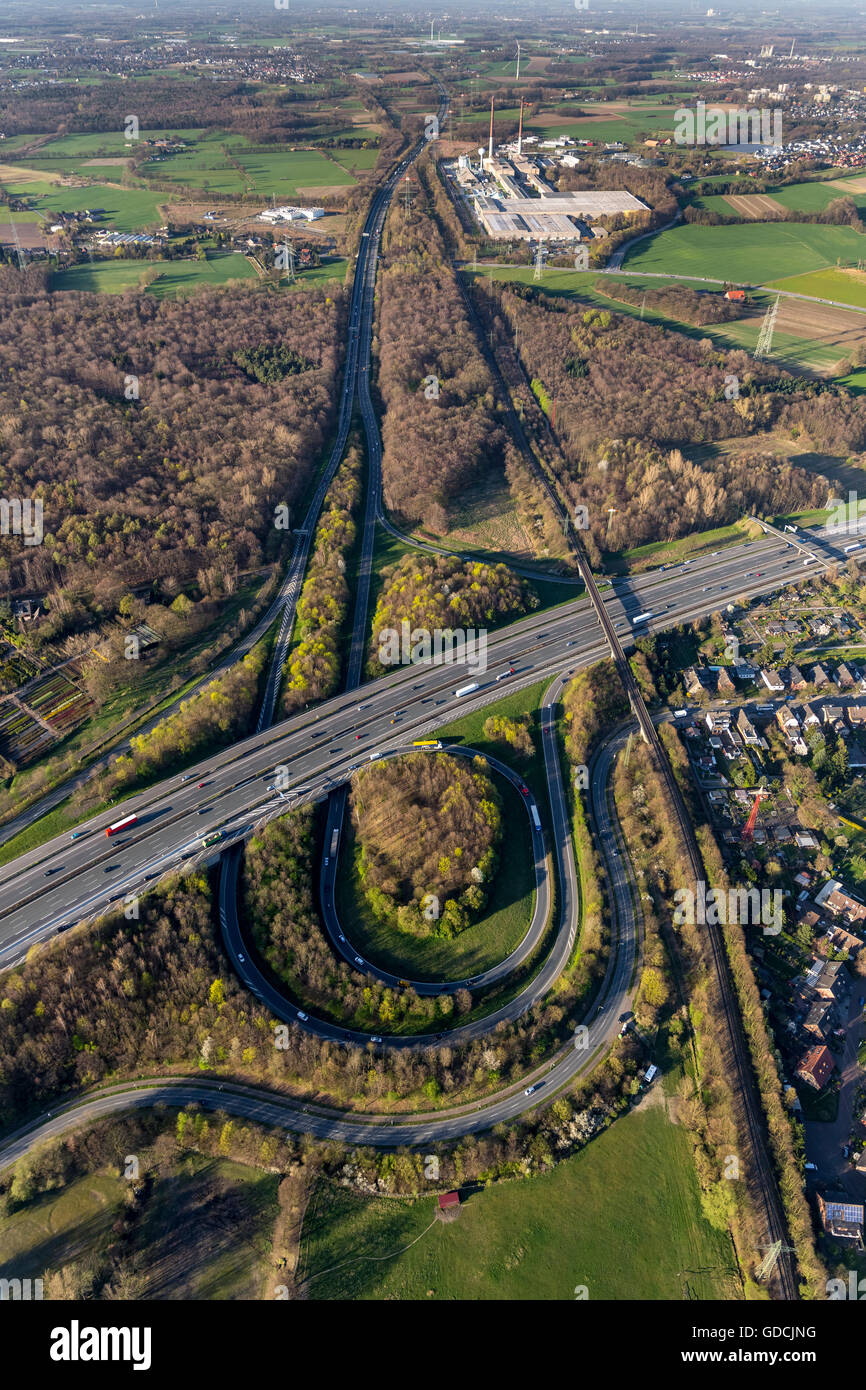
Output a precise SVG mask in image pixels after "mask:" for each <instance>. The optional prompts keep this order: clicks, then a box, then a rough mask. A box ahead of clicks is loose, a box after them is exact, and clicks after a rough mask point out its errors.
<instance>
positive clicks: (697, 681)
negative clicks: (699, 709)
mask: <svg viewBox="0 0 866 1390" xmlns="http://www.w3.org/2000/svg"><path fill="white" fill-rule="evenodd" d="M683 685H684V687H685V691H686V694H687V695H688V697H689V699H690V700H700V699H702V698H703V696H704V695H706V693H707V688H706V686H705V684H704V682H703V680H702V679H701V676H700V674H699V673H698V671H697V668H696V667H694V666H689V667H687V668H686V670H685V671H683Z"/></svg>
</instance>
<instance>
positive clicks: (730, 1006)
mask: <svg viewBox="0 0 866 1390" xmlns="http://www.w3.org/2000/svg"><path fill="white" fill-rule="evenodd" d="M457 282H458V284H459V285H460V289H461V293H462V295H463V299H464V302H465V304H466V306H467V308H468V310H469V313H470V316H471V318H472V320H473V322H474V324H475V326H476V330H477V336H478V339H479V342H480V345H481V349H482V351H483V352H484V354H485V357H486V358H487V361H488V363H489V365H490V367H491V369H492V371H493V373H494V380H495V381H496V383H497V384H498V385H499V387H500V390H501V394H502V396H503V398H504V402H505V409H506V411H507V412H508V414H509V417H510V423H511V426H512V433H513V436H514V439H515V443H516V444H517V445H518V447H519V448H520V449H521V451H522V452H523V455H524V458H525V459H526V462H527V464H528V465H529V467H530V469H531V470H532V473H533V476H534V477H535V478H536V481H537V482H538V484H539V486H540V487H541V488H542V490H543V492H544V494H545V496H546V498H547V500H548V502H549V503H550V506H551V507H552V508H553V510H554V512H555V514H556V516H557V517H558V518H559V520H560V522H561V524H562V527H563V531H564V534H565V537H566V539H567V541H568V544H569V545H570V547H571V549H572V551H573V553H574V556H575V559H576V562H577V567H578V571H579V573H580V577H581V579H582V580H583V582H584V585H585V587H586V591H587V595H588V597H589V599H590V602H591V603H592V606H593V608H594V610H595V614H596V617H597V619H598V621H599V624H600V626H601V629H602V632H603V633H604V636H605V640H606V641H607V644H608V646H609V648H610V652H611V656H612V658H613V662H614V666H615V667H616V671H617V674H618V675H619V678H620V680H621V681H622V684H623V687H624V689H625V691H626V694H627V695H628V699H629V704H630V705H631V708H632V710H633V712H634V715H635V718H636V719H637V721H638V726H639V728H640V731H641V735H642V737H643V739H644V741H645V742H646V743H647V744H648V745H649V748H650V750H651V752H652V755H653V758H654V760H655V763H656V765H657V767H658V769H659V772H660V774H661V777H662V779H663V781H664V784H665V787H666V789H667V792H668V796H669V798H670V802H671V805H672V807H673V812H674V817H675V819H676V823H677V826H678V828H679V831H680V836H681V839H682V843H683V846H684V849H685V854H686V859H687V861H688V867H689V871H690V873H691V874H692V876H693V879H694V882H695V883H698V882H700V881H701V880H703V879H704V877H705V870H704V865H703V860H702V858H701V852H700V847H699V845H698V841H697V836H696V835H695V830H694V826H693V825H692V822H691V818H690V817H689V814H688V811H687V809H686V805H685V801H684V800H683V796H682V792H681V790H680V787H679V784H678V782H677V780H676V776H675V774H674V771H673V768H672V767H671V764H670V761H669V759H668V756H667V754H666V752H665V750H664V746H663V744H662V742H661V739H660V738H659V735H658V731H657V729H656V727H655V725H654V724H653V721H652V719H651V717H650V713H649V710H648V709H647V707H646V704H645V702H644V699H643V696H642V695H641V692H640V689H639V687H638V683H637V680H636V678H635V675H634V672H633V671H632V669H631V666H630V664H629V661H628V658H627V656H626V654H625V651H624V650H623V646H622V643H621V642H620V640H619V637H618V635H617V633H616V630H615V628H614V625H613V621H612V619H611V618H610V615H609V614H608V612H607V609H606V608H605V605H604V601H603V600H602V597H601V594H600V592H599V588H598V584H597V583H596V579H595V575H594V574H593V571H592V566H591V565H590V563H589V557H588V556H587V553H586V549H585V547H584V544H583V541H582V540H581V537H580V534H579V532H578V531H577V530H576V529H575V527H574V525H573V522H572V519H571V517H570V516H569V514H568V510H567V508H566V507H565V505H564V504H563V502H562V500H561V498H560V496H559V491H558V488H557V486H556V483H555V480H554V479H553V478H552V477H551V476H550V475H549V474H548V473H547V471H546V469H545V468H544V467H543V466H542V463H541V461H540V460H539V458H538V457H537V456H536V454H535V452H534V451H533V449H532V448H531V447H530V445H529V442H528V440H527V438H526V435H525V433H524V430H523V427H522V424H521V422H520V420H519V418H518V415H517V412H516V410H515V409H514V406H513V404H512V401H511V393H510V391H509V389H508V385H507V383H506V380H505V377H504V374H503V373H502V371H501V370H500V367H499V362H498V359H497V356H496V353H495V352H494V351H493V350H492V349H491V348H490V347H488V344H487V339H486V337H485V334H484V329H483V324H482V322H481V319H480V317H479V315H478V312H477V310H476V307H475V305H474V303H473V301H472V298H471V296H470V295H469V294H468V292H467V290H466V287H465V285H463V283H462V281H461V279H460V277H459V275H458V277H457ZM524 384H525V383H524ZM551 439H553V434H552V431H551ZM707 932H708V939H709V944H710V955H711V959H712V965H713V971H714V973H715V977H716V982H717V985H718V989H719V997H720V999H721V1001H722V1011H723V1018H724V1024H725V1031H726V1033H727V1035H728V1044H729V1048H730V1055H731V1056H732V1057H733V1059H734V1066H735V1069H736V1084H737V1088H738V1092H739V1095H740V1098H741V1101H742V1105H743V1112H744V1117H745V1124H746V1130H747V1138H748V1143H749V1146H750V1148H751V1159H752V1164H753V1171H754V1174H755V1179H756V1182H757V1185H758V1188H759V1190H760V1197H761V1202H762V1205H763V1209H764V1210H763V1216H764V1225H765V1228H766V1234H767V1238H768V1240H769V1241H770V1242H772V1243H775V1242H777V1241H781V1243H782V1246H783V1247H784V1246H786V1245H788V1244H789V1240H788V1232H787V1226H786V1222H785V1216H784V1211H783V1208H782V1202H781V1198H780V1196H779V1188H778V1183H777V1181H776V1176H775V1171H774V1166H773V1160H772V1155H771V1153H770V1150H769V1145H768V1139H767V1133H766V1127H765V1123H764V1114H763V1108H762V1106H761V1102H760V1096H759V1093H758V1087H757V1082H756V1080H755V1074H754V1071H753V1068H752V1063H751V1058H750V1056H749V1052H748V1047H747V1044H746V1040H745V1036H744V1029H743V1022H742V1018H741V1015H740V1010H739V1007H738V1004H737V998H736V991H735V988H734V982H733V978H732V976H731V970H730V965H729V962H728V958H727V952H726V950H725V943H724V939H723V937H722V933H721V928H720V927H719V926H708V927H707ZM775 1279H776V1282H777V1285H778V1289H779V1293H780V1296H781V1297H782V1298H783V1299H786V1300H795V1299H797V1297H798V1289H797V1280H796V1274H795V1269H794V1264H793V1261H792V1259H791V1256H790V1255H789V1254H783V1255H780V1257H779V1259H778V1261H777V1263H776V1266H775Z"/></svg>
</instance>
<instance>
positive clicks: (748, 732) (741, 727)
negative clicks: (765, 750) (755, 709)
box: [736, 709, 761, 746]
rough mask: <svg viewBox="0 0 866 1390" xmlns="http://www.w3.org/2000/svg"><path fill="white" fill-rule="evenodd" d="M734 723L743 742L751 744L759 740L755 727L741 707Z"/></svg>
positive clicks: (757, 742)
mask: <svg viewBox="0 0 866 1390" xmlns="http://www.w3.org/2000/svg"><path fill="white" fill-rule="evenodd" d="M736 723H737V733H738V734H739V735H740V738H741V739H742V740H743V742H744V743H745V744H747V745H749V746H751V745H754V744H759V743H760V742H761V740H760V737H759V735H758V731H757V729H756V728H755V726H754V724H753V723H752V721H751V719H750V718H749V716H748V715H747V714H746V711H745V710H744V709H741V710H740V712H739V714H738V715H737V721H736Z"/></svg>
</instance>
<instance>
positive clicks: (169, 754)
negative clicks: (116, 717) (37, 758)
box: [74, 642, 268, 808]
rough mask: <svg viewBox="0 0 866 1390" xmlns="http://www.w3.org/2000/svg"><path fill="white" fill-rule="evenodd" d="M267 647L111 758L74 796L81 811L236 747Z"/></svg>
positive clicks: (249, 717) (244, 728)
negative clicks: (208, 755)
mask: <svg viewBox="0 0 866 1390" xmlns="http://www.w3.org/2000/svg"><path fill="white" fill-rule="evenodd" d="M267 654H268V653H267V646H266V644H265V643H263V642H259V643H258V644H257V645H256V646H255V647H253V649H252V651H251V652H250V653H249V654H248V655H247V656H245V657H244V658H243V660H242V661H238V662H236V663H235V664H234V666H231V667H230V668H229V670H228V671H227V672H226V674H225V675H224V676H219V677H218V678H217V679H216V680H214V681H210V682H209V683H208V684H207V685H206V686H204V688H203V689H202V690H201V691H199V693H198V694H197V695H193V696H191V697H190V699H188V700H182V701H181V703H180V706H179V708H178V709H177V711H176V712H175V713H174V714H170V715H169V716H168V718H167V719H162V720H160V722H159V723H158V724H157V725H156V726H155V728H153V729H151V730H149V732H147V733H144V734H137V735H135V736H133V738H131V739H130V741H129V746H130V751H129V753H121V754H119V755H118V757H116V758H114V759H112V761H111V765H110V767H109V768H108V770H107V771H106V772H103V773H101V774H100V775H99V776H98V777H97V778H96V780H95V782H93V781H91V782H88V783H87V784H86V785H85V786H84V787H82V788H81V789H80V790H79V791H78V792H76V793H75V797H74V799H75V802H76V804H77V805H79V806H80V807H82V808H85V807H87V806H89V805H92V804H93V802H94V800H97V801H100V802H106V801H110V800H113V799H115V798H116V797H117V796H118V795H123V794H125V793H126V792H128V791H131V790H132V789H133V788H134V787H137V786H140V785H141V784H142V783H144V782H149V781H151V780H153V779H156V778H157V777H158V776H159V775H160V774H164V773H166V772H168V771H169V770H170V769H172V768H174V767H175V766H176V765H177V763H178V761H179V760H180V759H183V760H184V761H189V760H191V759H193V758H201V757H204V756H205V754H206V753H209V752H211V751H212V750H214V749H215V748H221V747H225V746H226V745H227V744H229V743H235V742H236V741H237V740H238V739H239V738H242V737H243V736H244V734H246V733H247V732H249V726H250V723H251V720H252V715H253V712H254V710H255V708H256V705H257V703H258V697H259V687H260V684H261V679H262V673H263V672H264V670H265V668H266V662H267Z"/></svg>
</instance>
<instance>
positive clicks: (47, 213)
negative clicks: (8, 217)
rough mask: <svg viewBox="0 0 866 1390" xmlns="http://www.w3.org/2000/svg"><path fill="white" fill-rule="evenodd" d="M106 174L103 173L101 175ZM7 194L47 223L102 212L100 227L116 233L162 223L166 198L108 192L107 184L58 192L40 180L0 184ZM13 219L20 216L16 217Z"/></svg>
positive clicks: (56, 186)
mask: <svg viewBox="0 0 866 1390" xmlns="http://www.w3.org/2000/svg"><path fill="white" fill-rule="evenodd" d="M104 172H106V171H104ZM0 183H2V187H3V188H4V190H5V191H6V193H7V194H9V195H11V196H12V197H14V198H26V199H27V200H28V202H29V203H30V206H31V208H32V210H33V211H34V212H35V213H38V214H39V215H40V216H42V217H44V219H45V220H46V221H48V222H50V221H51V220H52V215H53V214H56V213H58V212H81V210H82V209H83V208H104V209H105V216H104V218H102V219H101V221H102V225H104V226H106V227H111V228H112V230H114V231H117V232H140V231H147V230H148V229H152V228H154V227H158V226H160V225H161V223H162V215H161V213H160V211H159V209H160V206H161V205H162V204H163V203H165V202H166V194H164V193H151V192H150V190H149V189H147V188H110V187H108V185H107V184H101V183H99V184H90V185H89V186H88V187H87V188H61V186H60V185H59V184H57V183H47V182H44V181H42V180H30V181H27V180H22V181H18V180H14V179H13V180H9V179H6V178H3V179H2V180H0ZM15 216H16V218H18V217H21V216H23V214H21V213H16V214H15Z"/></svg>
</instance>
